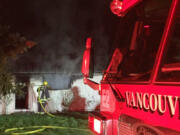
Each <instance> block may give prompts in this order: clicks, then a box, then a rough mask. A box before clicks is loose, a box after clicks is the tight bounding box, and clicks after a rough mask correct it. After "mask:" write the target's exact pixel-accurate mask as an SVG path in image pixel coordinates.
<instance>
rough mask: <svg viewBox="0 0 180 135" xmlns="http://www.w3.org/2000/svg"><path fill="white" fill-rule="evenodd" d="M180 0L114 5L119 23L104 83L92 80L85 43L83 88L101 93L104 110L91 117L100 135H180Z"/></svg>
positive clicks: (127, 0)
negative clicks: (118, 30)
mask: <svg viewBox="0 0 180 135" xmlns="http://www.w3.org/2000/svg"><path fill="white" fill-rule="evenodd" d="M179 7H180V0H163V1H161V0H158V1H157V0H156V1H154V0H145V1H143V0H113V1H112V2H111V4H110V8H111V11H112V12H113V13H114V14H116V15H117V16H118V17H119V19H121V21H120V23H121V24H120V25H121V27H120V28H121V33H122V32H123V34H120V35H119V39H118V40H119V44H117V45H115V46H114V48H113V46H112V50H113V51H112V54H111V59H110V61H109V65H108V66H107V68H106V69H105V71H104V72H103V77H102V80H101V83H100V84H98V83H96V82H94V81H92V80H91V79H90V78H89V74H90V68H89V67H90V65H91V63H90V58H91V38H88V39H87V41H86V50H85V52H84V56H83V63H82V73H83V76H84V83H85V84H87V85H89V86H90V87H92V88H93V89H94V90H98V91H99V94H100V96H101V102H100V111H99V112H95V113H91V114H89V128H90V129H91V130H92V131H93V133H95V134H97V135H180V26H179V24H180V21H179V17H180V16H179V15H180V14H179V13H180V12H179V11H180V9H179Z"/></svg>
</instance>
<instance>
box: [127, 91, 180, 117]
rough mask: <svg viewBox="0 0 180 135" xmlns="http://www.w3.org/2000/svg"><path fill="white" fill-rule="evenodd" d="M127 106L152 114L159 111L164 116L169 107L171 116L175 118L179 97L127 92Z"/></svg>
mask: <svg viewBox="0 0 180 135" xmlns="http://www.w3.org/2000/svg"><path fill="white" fill-rule="evenodd" d="M125 96H126V104H127V106H128V107H133V108H140V109H144V110H146V111H147V110H150V111H152V112H155V111H159V112H160V113H161V114H164V113H165V112H166V111H167V106H169V111H170V114H171V116H174V115H175V113H176V111H178V109H177V103H178V99H180V97H178V96H171V95H160V94H158V95H157V94H154V93H151V94H149V93H139V92H136V93H134V92H129V91H126V92H125Z"/></svg>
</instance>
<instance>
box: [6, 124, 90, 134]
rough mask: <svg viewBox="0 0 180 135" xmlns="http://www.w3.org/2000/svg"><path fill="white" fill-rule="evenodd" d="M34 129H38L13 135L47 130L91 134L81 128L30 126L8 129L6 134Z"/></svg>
mask: <svg viewBox="0 0 180 135" xmlns="http://www.w3.org/2000/svg"><path fill="white" fill-rule="evenodd" d="M32 128H37V129H36V130H31V131H26V132H16V133H11V134H12V135H27V134H34V133H38V132H42V131H44V130H46V129H65V130H67V129H68V130H79V131H83V132H89V130H88V129H81V128H70V127H61V126H30V127H19V128H9V129H6V130H5V131H4V132H5V133H8V132H15V131H17V130H24V129H32Z"/></svg>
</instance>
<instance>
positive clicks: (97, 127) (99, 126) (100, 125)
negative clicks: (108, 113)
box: [88, 114, 105, 135]
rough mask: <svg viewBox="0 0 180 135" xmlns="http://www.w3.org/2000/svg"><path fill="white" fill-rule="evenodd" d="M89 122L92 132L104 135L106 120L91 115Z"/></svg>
mask: <svg viewBox="0 0 180 135" xmlns="http://www.w3.org/2000/svg"><path fill="white" fill-rule="evenodd" d="M88 121H89V122H88V123H89V125H88V126H89V128H90V129H91V131H93V132H94V133H95V134H96V135H103V133H104V127H105V120H104V119H103V118H101V117H98V116H97V115H96V116H95V115H93V114H90V115H89V117H88Z"/></svg>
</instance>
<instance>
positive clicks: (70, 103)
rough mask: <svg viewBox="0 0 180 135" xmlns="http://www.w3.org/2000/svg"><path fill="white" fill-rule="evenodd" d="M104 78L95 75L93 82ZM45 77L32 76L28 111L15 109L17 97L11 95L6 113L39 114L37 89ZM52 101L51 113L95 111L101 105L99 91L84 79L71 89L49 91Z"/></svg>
mask: <svg viewBox="0 0 180 135" xmlns="http://www.w3.org/2000/svg"><path fill="white" fill-rule="evenodd" d="M101 78H102V76H101V75H95V76H94V78H93V80H94V81H96V82H100V80H101ZM42 82H43V76H39V75H35V76H31V78H30V83H29V86H28V109H16V108H15V101H16V99H15V95H14V94H12V95H11V101H10V103H9V104H8V106H7V110H6V113H7V114H11V113H14V112H26V111H27V112H35V113H36V112H37V111H38V106H37V103H38V101H37V95H38V93H37V88H38V87H39V86H40V85H41V84H42ZM49 94H50V101H49V102H48V104H47V106H46V110H47V111H49V112H62V111H93V110H95V109H96V108H97V106H98V105H99V103H100V96H99V94H98V92H97V91H94V90H92V89H91V88H90V87H89V86H87V85H84V84H83V78H79V79H76V80H74V81H73V83H72V85H71V88H69V89H61V90H49ZM2 111H3V110H2V103H1V102H0V114H2Z"/></svg>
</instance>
